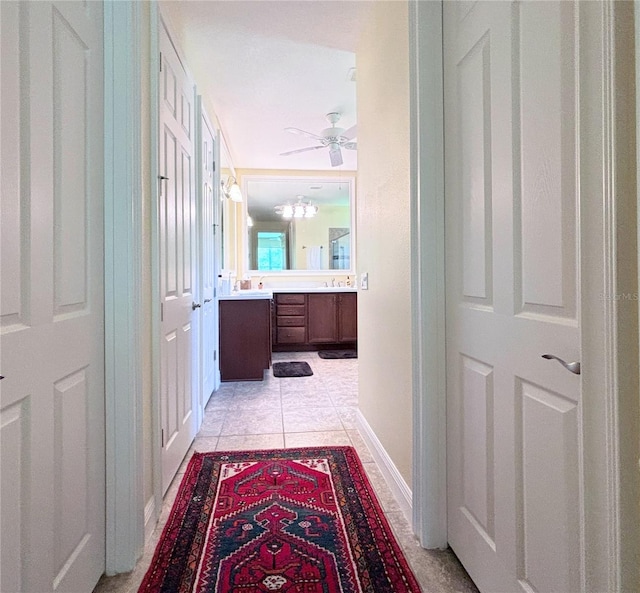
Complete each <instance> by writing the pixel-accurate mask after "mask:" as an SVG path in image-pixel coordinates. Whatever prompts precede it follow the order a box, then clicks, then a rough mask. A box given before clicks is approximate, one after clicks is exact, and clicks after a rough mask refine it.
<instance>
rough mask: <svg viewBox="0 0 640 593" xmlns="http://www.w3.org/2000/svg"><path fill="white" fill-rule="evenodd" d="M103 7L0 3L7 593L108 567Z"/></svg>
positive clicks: (0, 555)
mask: <svg viewBox="0 0 640 593" xmlns="http://www.w3.org/2000/svg"><path fill="white" fill-rule="evenodd" d="M102 11H103V7H102V3H100V2H88V3H80V2H0V26H1V33H0V37H1V39H2V46H1V53H0V58H1V70H0V75H1V82H0V88H1V99H0V130H1V139H0V200H1V206H0V208H1V214H0V220H1V229H2V235H1V253H2V265H1V270H0V271H1V310H0V336H1V345H0V346H1V354H0V359H1V360H0V373H1V374H2V375H3V376H4V379H2V381H1V383H0V390H1V392H0V451H1V459H0V467H1V470H0V487H1V505H0V518H1V522H0V540H1V541H0V544H1V550H0V563H1V564H0V591H7V592H8V591H11V592H18V591H33V592H38V593H42V592H45V591H73V592H78V591H91V590H92V589H93V587H94V585H95V583H96V582H97V581H98V579H99V578H100V575H101V574H102V572H103V570H104V562H105V461H104V456H105V451H104V440H105V426H104V421H105V420H104V405H105V402H104V363H103V357H104V346H103V342H104V331H103V290H104V289H103V280H102V275H103V265H102V257H103V253H102V245H103V229H102V225H103V214H102V212H103V150H102V143H103V91H102V88H103V87H102V75H103V55H102V46H103V21H102Z"/></svg>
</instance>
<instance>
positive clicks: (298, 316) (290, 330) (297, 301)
mask: <svg viewBox="0 0 640 593" xmlns="http://www.w3.org/2000/svg"><path fill="white" fill-rule="evenodd" d="M275 305H276V310H275V324H274V325H275V336H274V338H275V341H274V344H304V343H305V342H306V341H307V295H305V294H276V295H275Z"/></svg>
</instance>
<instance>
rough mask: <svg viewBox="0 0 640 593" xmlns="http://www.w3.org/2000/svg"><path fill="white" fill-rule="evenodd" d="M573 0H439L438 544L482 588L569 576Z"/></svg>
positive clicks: (573, 469)
mask: <svg viewBox="0 0 640 593" xmlns="http://www.w3.org/2000/svg"><path fill="white" fill-rule="evenodd" d="M578 11H579V6H578V3H573V2H514V3H512V2H475V3H474V2H455V3H453V2H445V3H444V62H445V70H444V72H445V106H446V107H445V146H446V159H445V184H446V198H445V203H446V206H445V209H446V214H445V216H446V235H447V244H446V250H447V259H446V267H447V272H446V282H447V289H446V290H447V292H446V295H447V368H448V370H447V389H448V391H447V424H448V425H447V451H448V455H447V462H448V470H447V471H448V530H449V540H450V544H451V547H452V548H453V550H454V551H455V552H456V554H457V555H458V556H459V558H460V560H461V561H462V563H463V564H464V566H465V567H466V569H467V570H468V571H469V573H470V575H471V577H472V578H473V580H474V581H475V582H476V583H477V585H478V587H479V588H480V590H481V591H483V592H485V593H495V592H511V591H523V592H527V593H531V592H533V591H537V592H540V593H543V592H562V593H570V592H574V591H579V590H580V589H581V578H582V577H583V576H584V575H581V571H582V570H584V568H581V535H580V515H581V510H580V505H581V501H582V493H583V484H582V481H581V479H582V478H581V470H580V464H579V462H580V459H581V455H580V446H581V441H580V439H581V435H580V433H579V429H578V427H579V418H580V414H581V406H580V404H581V389H580V377H579V376H577V375H576V374H573V373H571V372H569V371H568V370H565V369H564V368H563V367H561V366H560V365H559V364H558V363H556V362H555V361H548V360H544V359H542V358H541V355H542V354H555V355H557V356H560V357H562V358H563V359H565V360H566V361H579V360H580V327H579V319H580V315H579V298H578V291H577V282H578V270H579V260H578V252H577V249H576V244H577V239H578V235H579V223H578V219H577V216H576V211H577V206H578V204H579V191H578V190H579V187H578V186H577V183H576V179H577V178H578V173H579V168H578V167H579V156H580V153H579V145H578V144H577V140H576V138H578V137H579V135H578V123H579V119H578V115H579V114H578V112H577V105H578V103H577V100H576V99H577V89H578V86H577V85H578V80H579V79H578V74H579V71H578V63H577V57H578V48H579V47H580V49H581V50H583V49H584V48H585V47H587V46H588V44H589V39H588V38H587V36H584V38H583V37H580V38H578V35H579V33H578V31H580V28H579V26H577V23H579V22H580V15H579V14H578Z"/></svg>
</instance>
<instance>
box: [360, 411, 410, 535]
mask: <svg viewBox="0 0 640 593" xmlns="http://www.w3.org/2000/svg"><path fill="white" fill-rule="evenodd" d="M356 428H357V429H358V432H359V433H360V435H361V436H362V438H363V439H364V442H365V443H366V445H367V447H369V450H370V451H371V454H372V455H373V458H374V459H375V461H376V463H377V464H378V467H379V468H380V471H381V472H382V475H383V476H384V479H385V480H386V482H387V485H388V486H389V488H390V489H391V492H392V493H393V496H394V498H395V499H396V501H397V503H398V504H399V505H400V508H401V509H402V512H403V513H404V516H405V517H406V518H407V520H408V521H409V523H411V521H412V508H413V496H412V493H411V488H409V486H408V484H407V483H406V482H405V481H404V478H403V477H402V475H401V474H400V472H399V471H398V468H397V467H396V466H395V464H394V463H393V461H392V460H391V457H389V454H388V453H387V451H386V450H385V448H384V447H383V446H382V443H381V442H380V441H379V440H378V437H377V436H376V433H375V432H373V429H372V428H371V426H369V423H368V422H367V420H366V418H365V417H364V416H363V415H362V412H361V411H360V410H357V411H356Z"/></svg>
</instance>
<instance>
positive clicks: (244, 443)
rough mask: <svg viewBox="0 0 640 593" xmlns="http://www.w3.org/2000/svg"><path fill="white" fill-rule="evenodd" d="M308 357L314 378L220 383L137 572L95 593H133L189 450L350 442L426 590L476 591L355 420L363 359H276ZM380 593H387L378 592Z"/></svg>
mask: <svg viewBox="0 0 640 593" xmlns="http://www.w3.org/2000/svg"><path fill="white" fill-rule="evenodd" d="M287 360H306V361H307V362H308V363H309V364H310V365H311V368H312V369H313V373H314V374H313V376H311V377H298V378H282V379H278V378H275V377H273V375H272V373H271V371H269V373H268V374H266V375H268V376H266V377H265V380H264V381H261V382H260V381H257V382H256V381H250V382H240V383H223V384H222V387H221V388H220V390H218V391H217V392H216V393H214V394H213V396H212V397H211V400H210V401H209V404H208V405H207V408H206V415H205V419H204V422H203V424H202V428H201V430H200V432H199V433H198V435H197V437H196V439H195V441H194V444H193V446H192V448H191V450H190V452H189V454H188V455H187V458H186V459H185V462H184V463H183V464H182V467H181V468H180V470H179V472H178V474H177V475H176V477H175V479H174V481H173V483H172V484H171V486H170V487H169V490H168V491H167V494H166V496H165V500H164V504H163V507H162V511H161V514H160V520H159V522H158V525H157V527H156V529H155V531H154V533H153V535H152V536H151V538H150V541H149V542H147V545H146V547H145V550H144V555H143V556H142V558H141V559H140V561H139V562H138V564H137V566H136V568H135V570H133V572H131V573H128V574H123V575H117V576H115V577H110V578H106V577H103V578H102V579H101V580H100V582H99V583H98V585H97V586H96V588H95V589H94V593H134V592H135V591H137V589H138V587H139V585H140V582H141V581H142V578H143V577H144V574H145V572H146V570H147V567H148V566H149V563H150V562H151V557H152V556H153V551H154V549H155V545H156V543H157V542H158V539H159V538H160V534H161V532H162V528H163V526H164V524H165V522H166V520H167V518H168V516H169V511H170V510H171V505H172V504H173V500H174V498H175V495H176V493H177V490H178V485H179V483H180V480H181V478H182V475H183V473H184V470H185V467H186V464H187V462H188V459H189V458H190V456H191V453H192V452H193V451H195V450H197V451H224V450H240V449H272V448H273V449H275V448H282V447H307V446H315V445H352V446H353V447H355V449H356V450H357V452H358V454H359V456H360V459H361V461H362V462H363V464H364V467H365V469H366V471H367V475H368V476H369V479H370V481H371V483H372V485H373V487H374V489H375V491H376V494H377V495H378V498H379V500H380V503H381V505H382V508H383V509H384V511H385V514H386V516H387V519H388V520H389V522H390V523H391V526H392V528H393V530H394V532H395V534H396V537H397V539H398V541H399V543H400V545H401V546H402V548H403V551H404V553H405V555H406V557H407V560H408V561H409V563H410V565H411V568H412V569H413V571H414V573H415V575H416V577H417V579H418V581H419V582H420V585H421V587H422V590H423V591H424V592H425V593H454V592H457V593H472V592H477V589H476V587H475V586H474V584H473V583H472V582H471V580H470V579H469V577H468V575H467V574H466V572H465V571H464V569H463V568H462V566H461V565H460V563H459V562H458V559H457V558H456V557H455V555H454V554H453V553H452V552H451V551H449V550H444V551H437V550H436V551H434V550H423V549H422V548H420V546H419V545H418V542H417V540H416V538H415V537H414V535H413V534H412V532H411V527H410V524H409V522H408V521H407V519H406V518H405V516H404V514H403V512H402V511H401V510H400V507H399V506H398V504H397V503H396V502H395V499H394V497H393V495H392V493H391V491H390V490H389V488H388V487H387V485H386V483H385V481H384V478H383V477H382V474H381V472H380V470H379V469H378V467H377V465H376V463H375V461H374V460H373V457H372V456H371V454H370V452H369V450H368V449H367V446H366V445H365V443H364V441H363V440H362V437H361V436H360V434H359V433H358V431H357V430H356V427H355V423H354V416H355V411H356V408H357V404H358V361H357V360H355V359H344V360H324V359H322V358H320V357H319V356H318V354H317V353H316V352H293V353H291V352H288V353H274V362H277V361H287ZM376 593H387V592H385V591H379V592H376Z"/></svg>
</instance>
